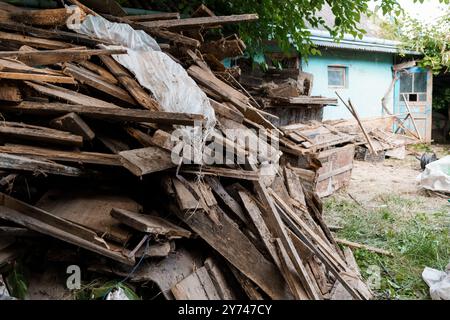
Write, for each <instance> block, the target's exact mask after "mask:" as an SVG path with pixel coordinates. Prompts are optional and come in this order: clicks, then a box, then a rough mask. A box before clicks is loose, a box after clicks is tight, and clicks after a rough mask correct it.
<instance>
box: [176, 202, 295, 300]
mask: <svg viewBox="0 0 450 320" xmlns="http://www.w3.org/2000/svg"><path fill="white" fill-rule="evenodd" d="M174 211H175V213H176V214H177V215H178V216H179V217H180V219H182V220H183V221H184V222H185V223H186V224H187V225H189V226H190V227H191V229H192V230H194V232H195V233H197V234H198V235H199V236H200V237H201V238H203V240H205V241H206V242H207V243H208V244H209V245H210V246H212V247H213V248H214V249H216V250H217V251H218V252H219V253H220V254H221V255H222V256H223V257H224V258H225V259H227V260H228V261H229V262H230V263H231V264H233V265H234V266H235V267H236V268H237V269H239V270H240V271H241V272H242V273H243V274H245V275H246V276H247V277H249V278H250V279H251V280H252V281H254V282H255V283H256V284H257V285H258V286H260V287H261V288H262V289H263V290H264V291H265V292H266V293H267V294H268V295H269V296H270V297H272V298H273V299H287V298H289V297H290V296H289V293H287V291H286V289H287V288H286V283H285V281H284V279H283V278H282V277H281V274H280V273H279V271H278V269H277V268H276V267H275V265H274V264H272V263H271V262H269V261H268V260H266V258H264V256H262V255H261V254H260V253H259V251H258V249H256V247H255V246H254V245H253V244H252V243H251V242H250V240H249V239H248V238H247V237H246V236H245V235H244V234H243V233H242V232H241V231H240V230H239V228H238V227H237V226H236V225H235V224H234V223H233V222H232V221H230V219H229V218H228V217H227V216H226V215H221V216H220V217H219V219H220V224H221V225H217V224H215V223H214V222H213V221H212V220H211V219H209V217H208V216H207V215H206V214H205V213H204V212H200V211H198V212H196V213H195V214H192V213H183V212H181V211H179V210H176V209H174ZM230 244H232V245H230ZM255 266H258V268H255Z"/></svg>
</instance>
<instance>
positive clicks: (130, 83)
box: [100, 56, 160, 111]
mask: <svg viewBox="0 0 450 320" xmlns="http://www.w3.org/2000/svg"><path fill="white" fill-rule="evenodd" d="M100 59H101V60H102V62H103V63H104V64H105V66H106V67H107V68H108V69H109V71H111V73H112V74H113V75H114V76H115V77H116V78H117V80H118V81H119V82H120V83H121V84H122V86H123V87H124V88H125V89H126V90H127V91H128V92H129V93H130V94H131V96H132V97H133V98H134V99H136V101H137V102H138V103H139V104H140V105H141V106H142V107H144V108H145V109H149V110H154V111H157V110H160V107H159V104H158V102H157V101H156V100H155V99H153V98H152V97H151V96H150V95H149V94H148V93H147V92H146V91H145V90H144V89H143V88H142V87H141V85H140V84H139V83H138V82H137V81H136V80H134V78H132V77H131V76H130V75H129V73H128V71H127V70H126V69H125V68H124V67H123V66H121V65H120V64H119V63H118V62H117V61H115V60H114V59H113V58H111V57H109V56H100Z"/></svg>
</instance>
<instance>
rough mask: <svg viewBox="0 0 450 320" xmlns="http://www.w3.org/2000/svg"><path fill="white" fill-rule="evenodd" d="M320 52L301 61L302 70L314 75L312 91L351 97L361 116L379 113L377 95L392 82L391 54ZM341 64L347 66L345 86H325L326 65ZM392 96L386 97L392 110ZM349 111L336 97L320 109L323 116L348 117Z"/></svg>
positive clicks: (318, 93) (326, 117)
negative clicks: (336, 100) (333, 101)
mask: <svg viewBox="0 0 450 320" xmlns="http://www.w3.org/2000/svg"><path fill="white" fill-rule="evenodd" d="M321 52H322V55H321V56H312V57H310V58H309V59H308V61H307V62H305V61H302V70H303V71H305V72H309V73H312V74H313V75H314V82H313V90H312V94H313V95H317V96H326V97H330V98H331V97H333V98H335V97H336V94H335V91H338V93H339V94H340V95H341V97H342V98H344V100H346V101H347V99H348V98H350V99H351V100H352V103H353V105H354V106H355V108H356V109H357V111H358V113H359V115H360V117H361V118H371V117H377V116H381V115H382V107H381V99H382V98H383V96H384V95H385V94H386V91H387V90H388V88H389V86H390V84H391V82H392V69H391V68H392V65H393V55H392V54H389V53H376V52H366V51H354V50H351V51H350V50H339V49H337V50H336V49H324V48H322V49H321ZM330 65H342V66H346V67H348V69H347V70H348V74H347V77H348V79H347V80H348V82H347V88H342V89H336V88H329V87H328V66H330ZM392 104H393V97H392V96H391V98H390V99H389V103H388V108H389V110H392ZM351 118H352V115H351V114H350V112H349V111H348V110H347V108H346V107H345V106H344V105H343V104H342V102H340V101H339V105H338V106H327V107H325V109H324V113H323V119H324V120H337V119H351Z"/></svg>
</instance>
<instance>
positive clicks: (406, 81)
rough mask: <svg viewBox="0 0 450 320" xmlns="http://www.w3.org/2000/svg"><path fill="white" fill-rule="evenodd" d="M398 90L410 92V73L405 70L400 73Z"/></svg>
mask: <svg viewBox="0 0 450 320" xmlns="http://www.w3.org/2000/svg"><path fill="white" fill-rule="evenodd" d="M400 92H412V74H410V73H406V72H402V73H401V74H400Z"/></svg>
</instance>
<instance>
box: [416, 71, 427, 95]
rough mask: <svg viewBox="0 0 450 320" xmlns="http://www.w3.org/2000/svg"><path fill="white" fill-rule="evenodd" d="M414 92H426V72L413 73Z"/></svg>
mask: <svg viewBox="0 0 450 320" xmlns="http://www.w3.org/2000/svg"><path fill="white" fill-rule="evenodd" d="M414 92H427V74H426V73H425V72H420V73H414Z"/></svg>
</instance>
